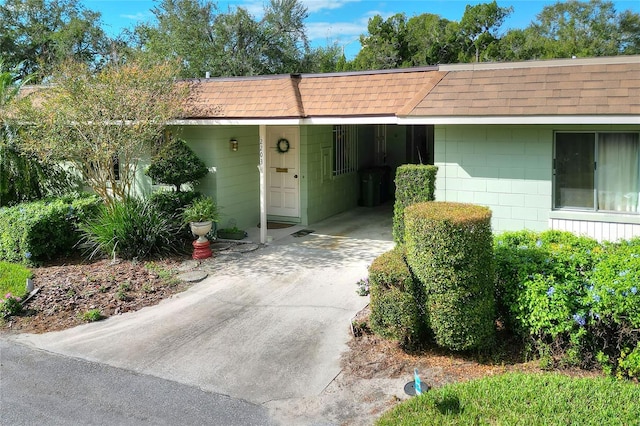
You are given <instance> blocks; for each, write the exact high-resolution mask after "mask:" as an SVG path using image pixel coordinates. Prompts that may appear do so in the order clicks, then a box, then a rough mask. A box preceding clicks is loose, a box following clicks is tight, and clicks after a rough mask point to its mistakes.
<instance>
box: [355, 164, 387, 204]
mask: <svg viewBox="0 0 640 426" xmlns="http://www.w3.org/2000/svg"><path fill="white" fill-rule="evenodd" d="M382 176H383V171H381V170H380V169H379V168H371V169H362V170H360V205H361V206H365V207H374V206H377V205H379V204H380V203H381V202H382V191H383V188H382Z"/></svg>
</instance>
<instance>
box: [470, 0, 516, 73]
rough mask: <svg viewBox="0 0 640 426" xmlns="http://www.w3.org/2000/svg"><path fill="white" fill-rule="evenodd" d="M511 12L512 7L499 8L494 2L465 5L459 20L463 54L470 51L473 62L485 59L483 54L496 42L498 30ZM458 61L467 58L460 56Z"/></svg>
mask: <svg viewBox="0 0 640 426" xmlns="http://www.w3.org/2000/svg"><path fill="white" fill-rule="evenodd" d="M512 11H513V8H512V7H499V6H498V3H497V2H496V1H495V0H494V1H492V2H491V3H482V4H478V5H475V6H470V5H467V7H466V8H465V10H464V15H462V19H461V20H460V30H461V33H462V36H463V38H464V42H465V52H464V54H466V53H467V52H469V50H471V51H472V52H473V59H474V60H475V62H480V59H486V56H484V58H483V52H485V51H486V50H487V49H489V47H490V46H491V45H492V44H494V43H496V42H497V41H498V39H499V37H498V30H499V29H500V26H502V23H503V22H504V20H505V19H506V18H507V17H508V16H509V14H511V12H512ZM459 59H460V60H467V59H469V58H468V57H465V56H461V57H459Z"/></svg>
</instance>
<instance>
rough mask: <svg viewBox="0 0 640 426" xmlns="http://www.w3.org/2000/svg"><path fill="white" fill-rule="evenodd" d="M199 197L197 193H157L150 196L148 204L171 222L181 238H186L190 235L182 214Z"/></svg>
mask: <svg viewBox="0 0 640 426" xmlns="http://www.w3.org/2000/svg"><path fill="white" fill-rule="evenodd" d="M201 196H202V194H200V193H199V192H197V191H184V192H175V191H158V192H154V193H153V194H151V197H149V203H151V205H152V206H153V208H154V209H155V210H156V211H157V212H158V213H159V214H161V215H162V216H164V217H165V218H167V219H169V220H171V222H172V223H173V224H174V225H175V226H176V227H177V228H179V229H180V233H181V234H182V236H183V237H184V238H187V237H189V236H190V235H191V231H189V226H188V225H187V224H185V223H184V221H183V220H182V213H183V212H184V209H185V208H186V207H187V206H189V205H191V203H193V201H194V200H195V199H197V198H199V197H201Z"/></svg>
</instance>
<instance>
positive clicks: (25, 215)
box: [0, 195, 102, 263]
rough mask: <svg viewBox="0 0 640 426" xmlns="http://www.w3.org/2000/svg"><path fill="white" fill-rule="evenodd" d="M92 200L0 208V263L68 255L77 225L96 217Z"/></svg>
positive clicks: (96, 206) (97, 201)
mask: <svg viewBox="0 0 640 426" xmlns="http://www.w3.org/2000/svg"><path fill="white" fill-rule="evenodd" d="M101 204H102V202H101V201H100V198H98V197H96V196H86V195H85V196H80V197H77V196H65V197H60V198H53V199H46V200H40V201H35V202H31V203H22V204H19V205H16V206H13V207H3V208H0V259H2V260H6V261H8V262H17V263H21V262H22V263H25V262H37V261H42V260H47V259H53V258H55V257H57V256H59V255H64V254H68V253H70V252H71V251H72V250H73V248H74V246H75V245H76V243H77V242H78V240H79V239H80V234H79V233H78V232H77V230H78V226H79V224H80V222H82V221H84V220H86V219H87V218H89V217H92V216H93V215H95V214H97V212H98V210H99V206H100V205H101Z"/></svg>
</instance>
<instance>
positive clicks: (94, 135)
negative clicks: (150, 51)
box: [19, 61, 187, 205]
mask: <svg viewBox="0 0 640 426" xmlns="http://www.w3.org/2000/svg"><path fill="white" fill-rule="evenodd" d="M175 74H176V65H174V64H173V63H171V62H165V63H161V64H155V65H153V66H147V65H146V64H140V63H136V62H134V61H130V62H128V63H126V64H122V65H121V64H112V65H109V66H106V67H104V68H103V69H101V70H100V71H98V72H92V71H91V70H90V69H89V67H88V66H87V65H86V64H83V63H79V62H65V63H63V64H62V65H60V66H59V68H58V69H56V71H55V73H54V74H53V77H52V81H53V83H54V84H53V85H52V86H50V87H47V88H44V89H41V90H39V91H37V92H36V93H34V94H32V95H31V96H27V97H25V98H24V99H23V101H22V103H21V104H20V105H19V107H20V116H21V118H22V120H23V122H24V123H25V124H24V125H23V126H22V127H21V132H20V134H21V142H22V146H23V149H25V150H26V151H28V152H32V153H34V154H36V155H38V157H39V158H41V159H44V160H54V161H56V162H64V163H67V164H70V165H71V166H73V168H74V169H75V170H77V171H79V172H80V173H82V176H83V178H84V181H85V182H86V183H87V184H88V185H89V186H90V187H91V188H92V189H93V190H94V191H95V193H96V194H98V195H99V196H100V197H101V198H103V200H104V201H105V202H106V203H107V205H113V201H114V200H115V199H124V198H127V197H128V196H130V195H132V194H131V190H132V187H133V183H134V181H135V176H136V171H137V165H138V161H139V159H140V158H141V157H142V156H143V155H144V154H145V153H146V152H148V151H149V149H150V148H151V146H152V144H153V143H154V142H155V141H157V140H158V139H159V138H160V137H161V135H162V132H163V129H164V128H165V126H166V123H167V122H168V121H169V120H170V119H173V118H176V117H179V116H180V114H181V111H182V108H183V106H184V101H185V99H186V96H187V90H186V89H187V88H186V87H185V86H182V85H176V84H174V75H175ZM114 161H117V162H118V166H119V167H117V168H116V167H114Z"/></svg>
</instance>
